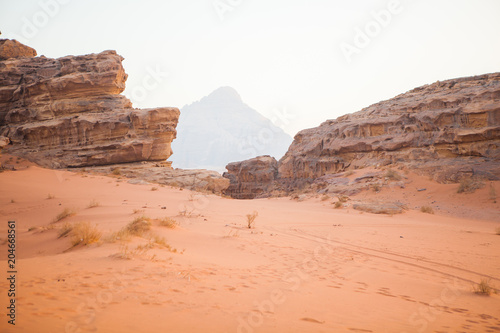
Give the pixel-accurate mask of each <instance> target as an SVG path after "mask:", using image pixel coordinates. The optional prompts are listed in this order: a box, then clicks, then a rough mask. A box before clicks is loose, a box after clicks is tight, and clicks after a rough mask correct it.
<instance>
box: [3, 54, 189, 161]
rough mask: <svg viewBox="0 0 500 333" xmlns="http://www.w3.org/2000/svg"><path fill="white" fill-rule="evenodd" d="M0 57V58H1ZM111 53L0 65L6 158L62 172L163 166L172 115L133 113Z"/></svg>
mask: <svg viewBox="0 0 500 333" xmlns="http://www.w3.org/2000/svg"><path fill="white" fill-rule="evenodd" d="M1 56H2V55H1V54H0V58H1ZM122 60H123V58H122V57H121V56H120V55H118V54H116V52H115V51H104V52H102V53H99V54H89V55H83V56H67V57H62V58H58V59H50V58H45V57H35V58H14V59H8V60H4V61H0V135H3V136H6V137H8V138H9V139H10V141H11V146H9V148H8V152H9V153H11V154H14V155H18V156H22V157H24V158H26V159H28V160H31V161H33V162H36V163H38V164H40V165H43V166H47V167H53V168H61V167H81V166H94V165H105V164H114V163H127V162H136V161H159V160H165V159H167V158H168V157H169V156H170V155H171V154H172V150H171V147H170V144H171V142H172V140H173V139H174V138H175V136H176V130H175V128H176V126H177V122H178V118H179V110H178V109H177V108H154V109H142V110H141V109H134V108H132V104H131V102H130V101H129V100H128V99H127V98H126V97H125V96H122V95H120V93H121V92H123V90H124V89H125V81H126V79H127V74H126V73H125V71H124V69H123V66H122Z"/></svg>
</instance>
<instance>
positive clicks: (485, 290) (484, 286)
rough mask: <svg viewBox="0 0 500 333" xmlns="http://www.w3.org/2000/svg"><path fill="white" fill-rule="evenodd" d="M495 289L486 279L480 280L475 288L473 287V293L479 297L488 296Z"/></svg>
mask: <svg viewBox="0 0 500 333" xmlns="http://www.w3.org/2000/svg"><path fill="white" fill-rule="evenodd" d="M494 291H495V289H494V288H493V287H492V286H491V284H490V281H489V280H487V279H482V280H481V282H479V283H478V284H477V285H476V286H474V292H475V293H476V294H479V295H485V296H489V295H491V293H492V292H494Z"/></svg>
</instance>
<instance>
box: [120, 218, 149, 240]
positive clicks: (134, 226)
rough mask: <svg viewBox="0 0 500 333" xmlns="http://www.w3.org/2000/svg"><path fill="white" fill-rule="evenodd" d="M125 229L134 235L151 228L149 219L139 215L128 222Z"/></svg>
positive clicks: (140, 234)
mask: <svg viewBox="0 0 500 333" xmlns="http://www.w3.org/2000/svg"><path fill="white" fill-rule="evenodd" d="M125 230H126V231H127V232H128V233H130V234H131V235H134V236H142V235H143V234H144V233H145V232H147V231H149V230H151V219H150V218H149V217H146V216H144V215H143V216H139V217H137V218H135V219H134V220H133V221H132V222H130V223H129V224H128V225H127V226H126V228H125Z"/></svg>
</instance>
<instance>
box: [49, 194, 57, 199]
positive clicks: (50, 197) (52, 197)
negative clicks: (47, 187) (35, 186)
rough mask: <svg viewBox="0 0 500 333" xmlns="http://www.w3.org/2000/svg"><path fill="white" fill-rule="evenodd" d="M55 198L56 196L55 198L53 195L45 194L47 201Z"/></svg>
mask: <svg viewBox="0 0 500 333" xmlns="http://www.w3.org/2000/svg"><path fill="white" fill-rule="evenodd" d="M55 197H56V196H55V195H53V194H51V193H49V194H47V199H48V200H51V199H54V198H55Z"/></svg>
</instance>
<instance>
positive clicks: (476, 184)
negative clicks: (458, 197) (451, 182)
mask: <svg viewBox="0 0 500 333" xmlns="http://www.w3.org/2000/svg"><path fill="white" fill-rule="evenodd" d="M482 187H484V183H483V182H482V181H481V180H480V179H479V178H477V177H470V178H463V179H462V180H460V185H459V186H458V189H457V193H474V192H475V191H476V190H477V189H480V188H482Z"/></svg>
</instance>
